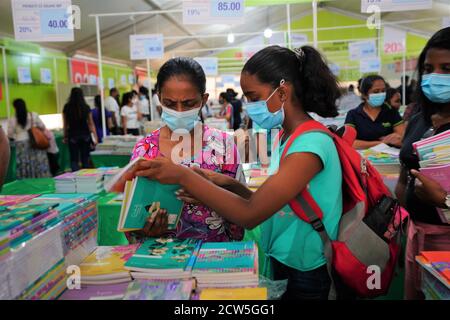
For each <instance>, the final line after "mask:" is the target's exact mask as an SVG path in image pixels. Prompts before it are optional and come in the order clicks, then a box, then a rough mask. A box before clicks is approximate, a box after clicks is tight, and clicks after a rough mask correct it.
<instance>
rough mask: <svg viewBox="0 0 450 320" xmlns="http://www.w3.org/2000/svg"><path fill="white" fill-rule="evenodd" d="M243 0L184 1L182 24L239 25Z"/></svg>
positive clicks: (242, 10) (242, 12) (241, 19)
mask: <svg viewBox="0 0 450 320" xmlns="http://www.w3.org/2000/svg"><path fill="white" fill-rule="evenodd" d="M244 9H245V6H244V0H233V1H221V0H184V1H183V23H184V24H218V23H219V24H220V23H224V24H229V23H241V22H243V18H244Z"/></svg>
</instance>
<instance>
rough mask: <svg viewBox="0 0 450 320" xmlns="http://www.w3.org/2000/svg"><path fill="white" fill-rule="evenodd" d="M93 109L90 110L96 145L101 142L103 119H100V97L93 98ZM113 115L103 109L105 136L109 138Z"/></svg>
mask: <svg viewBox="0 0 450 320" xmlns="http://www.w3.org/2000/svg"><path fill="white" fill-rule="evenodd" d="M94 104H95V108H94V110H92V119H93V120H94V124H95V130H96V132H97V137H98V143H101V142H102V141H103V119H102V99H101V97H100V95H96V96H95V98H94ZM113 119H114V117H113V113H112V112H110V111H108V110H106V109H105V120H106V135H107V136H109V134H110V132H111V129H112V128H113V127H114V125H113Z"/></svg>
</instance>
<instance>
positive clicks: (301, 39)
mask: <svg viewBox="0 0 450 320" xmlns="http://www.w3.org/2000/svg"><path fill="white" fill-rule="evenodd" d="M306 44H308V35H306V34H301V33H291V46H292V47H293V48H298V47H301V46H304V45H306Z"/></svg>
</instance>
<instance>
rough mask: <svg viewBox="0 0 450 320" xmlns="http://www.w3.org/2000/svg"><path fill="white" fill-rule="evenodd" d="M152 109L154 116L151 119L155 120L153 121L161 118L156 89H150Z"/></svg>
mask: <svg viewBox="0 0 450 320" xmlns="http://www.w3.org/2000/svg"><path fill="white" fill-rule="evenodd" d="M156 85H157V84H156ZM152 109H153V118H154V119H152V120H155V121H159V120H161V113H162V108H161V102H160V101H159V98H158V94H157V92H156V90H152Z"/></svg>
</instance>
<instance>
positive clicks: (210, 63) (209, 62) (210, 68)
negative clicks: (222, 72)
mask: <svg viewBox="0 0 450 320" xmlns="http://www.w3.org/2000/svg"><path fill="white" fill-rule="evenodd" d="M195 60H196V61H197V62H198V63H200V65H201V66H202V68H203V71H204V72H205V75H207V76H217V74H218V73H219V71H218V64H219V62H218V60H217V58H203V57H202V58H195Z"/></svg>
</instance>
